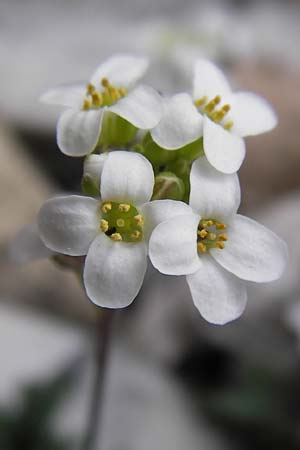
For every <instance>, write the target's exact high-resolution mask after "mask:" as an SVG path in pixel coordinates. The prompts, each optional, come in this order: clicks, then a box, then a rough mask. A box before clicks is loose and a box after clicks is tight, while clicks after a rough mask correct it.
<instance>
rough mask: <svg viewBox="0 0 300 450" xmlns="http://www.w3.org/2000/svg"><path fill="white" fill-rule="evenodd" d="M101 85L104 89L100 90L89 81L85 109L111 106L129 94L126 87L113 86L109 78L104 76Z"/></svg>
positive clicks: (84, 102) (83, 107) (83, 106)
mask: <svg viewBox="0 0 300 450" xmlns="http://www.w3.org/2000/svg"><path fill="white" fill-rule="evenodd" d="M101 85H102V87H103V89H102V91H101V92H100V91H99V90H97V89H96V87H95V86H94V85H93V84H92V83H88V85H87V87H86V94H85V95H86V96H85V98H84V100H83V105H82V109H83V110H85V111H87V110H89V109H91V108H101V107H102V106H111V105H113V104H114V103H116V102H117V101H118V100H119V99H120V98H121V97H124V96H125V95H126V94H127V89H126V88H124V87H120V88H117V87H115V86H113V85H112V84H110V82H109V81H108V79H107V78H102V80H101Z"/></svg>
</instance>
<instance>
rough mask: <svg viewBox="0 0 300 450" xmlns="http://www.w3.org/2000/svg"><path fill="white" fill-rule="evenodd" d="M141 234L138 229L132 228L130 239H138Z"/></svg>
mask: <svg viewBox="0 0 300 450" xmlns="http://www.w3.org/2000/svg"><path fill="white" fill-rule="evenodd" d="M141 236H142V233H141V232H140V231H139V230H134V231H133V233H131V237H132V239H139V238H140V237H141Z"/></svg>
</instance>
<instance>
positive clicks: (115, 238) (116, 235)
mask: <svg viewBox="0 0 300 450" xmlns="http://www.w3.org/2000/svg"><path fill="white" fill-rule="evenodd" d="M110 238H111V240H113V241H115V242H117V241H122V240H123V239H122V236H121V235H120V233H113V234H112V235H111V236H110Z"/></svg>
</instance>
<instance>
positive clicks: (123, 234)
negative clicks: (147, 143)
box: [38, 151, 189, 308]
mask: <svg viewBox="0 0 300 450" xmlns="http://www.w3.org/2000/svg"><path fill="white" fill-rule="evenodd" d="M153 186H154V174H153V170H152V166H151V164H150V163H149V161H148V160H147V159H146V158H144V157H143V156H142V155H140V154H137V153H131V152H125V151H114V152H111V153H109V154H108V155H107V157H106V159H105V161H104V164H103V168H102V172H101V177H100V196H101V199H96V198H91V197H84V196H78V195H70V196H62V197H56V198H53V199H50V200H48V201H47V202H46V203H45V204H44V205H43V206H42V208H41V210H40V212H39V214H38V226H39V233H40V236H41V238H42V240H43V242H44V243H45V245H46V246H47V247H48V248H50V249H51V250H53V251H54V252H57V253H62V254H66V255H71V256H81V255H87V256H86V260H85V264H84V273H83V280H84V285H85V289H86V292H87V295H88V297H89V298H90V299H91V300H92V301H93V302H94V303H95V304H97V305H99V306H103V307H108V308H121V307H125V306H127V305H129V304H130V303H131V302H132V301H133V300H134V298H135V297H136V295H137V293H138V292H139V290H140V287H141V285H142V282H143V279H144V275H145V271H146V267H147V252H148V240H149V237H150V234H151V232H152V230H153V228H154V227H156V226H157V224H158V223H160V222H161V221H164V220H167V219H169V218H170V217H173V216H174V215H176V214H184V213H185V212H187V211H188V209H189V207H188V205H186V204H185V203H181V202H175V201H172V200H158V201H152V202H150V201H149V200H150V198H151V196H152V191H153Z"/></svg>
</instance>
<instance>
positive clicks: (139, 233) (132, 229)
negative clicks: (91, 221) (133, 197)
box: [100, 202, 144, 242]
mask: <svg viewBox="0 0 300 450" xmlns="http://www.w3.org/2000/svg"><path fill="white" fill-rule="evenodd" d="M101 212H102V219H101V221H100V229H101V231H103V233H105V234H106V236H108V237H110V239H112V240H113V241H124V242H139V241H141V240H142V238H143V224H144V220H143V217H142V216H141V214H140V213H139V212H138V210H137V209H136V208H135V207H134V206H133V205H130V204H128V203H116V202H104V203H102V204H101Z"/></svg>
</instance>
